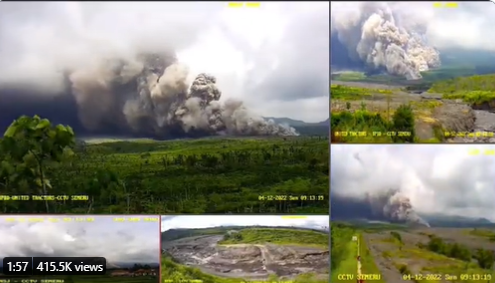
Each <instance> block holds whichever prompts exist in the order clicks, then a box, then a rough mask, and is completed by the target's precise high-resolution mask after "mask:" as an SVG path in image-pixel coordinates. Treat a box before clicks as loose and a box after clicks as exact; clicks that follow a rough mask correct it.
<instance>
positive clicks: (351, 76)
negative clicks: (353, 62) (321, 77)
mask: <svg viewBox="0 0 495 283" xmlns="http://www.w3.org/2000/svg"><path fill="white" fill-rule="evenodd" d="M366 78H367V76H366V74H365V73H362V72H342V73H338V74H332V80H336V81H343V82H350V81H364V80H366Z"/></svg>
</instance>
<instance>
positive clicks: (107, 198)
mask: <svg viewBox="0 0 495 283" xmlns="http://www.w3.org/2000/svg"><path fill="white" fill-rule="evenodd" d="M0 146H1V147H0V188H1V189H2V191H3V192H5V193H4V194H8V195H36V194H43V195H46V194H48V195H68V196H69V199H67V200H57V201H50V202H48V201H46V202H44V203H43V202H39V201H10V202H2V205H3V207H2V209H3V212H4V213H37V212H41V213H46V212H48V211H49V212H51V213H129V214H132V213H306V214H307V213H322V214H325V213H328V197H329V190H328V185H329V179H328V175H329V150H328V137H321V136H313V137H298V138H285V139H282V138H242V139H241V138H231V139H228V138H225V139H224V138H222V139H220V138H212V139H199V140H178V141H145V140H143V141H118V142H108V143H95V144H86V143H84V142H77V143H76V142H75V140H74V132H73V131H72V129H71V128H70V127H66V126H62V125H58V126H53V125H51V123H50V122H49V121H48V120H46V119H41V118H39V117H36V116H35V117H21V118H19V119H18V120H16V121H15V122H14V123H12V125H11V126H10V127H9V128H8V130H7V131H6V133H5V136H4V138H3V139H2V140H1V142H0ZM79 196H88V198H87V199H85V198H80V197H79ZM289 196H295V197H300V196H306V197H307V199H305V200H304V199H301V198H299V200H290V199H289ZM317 196H320V197H322V199H320V200H318V199H317V198H316V197H317ZM260 197H264V200H260Z"/></svg>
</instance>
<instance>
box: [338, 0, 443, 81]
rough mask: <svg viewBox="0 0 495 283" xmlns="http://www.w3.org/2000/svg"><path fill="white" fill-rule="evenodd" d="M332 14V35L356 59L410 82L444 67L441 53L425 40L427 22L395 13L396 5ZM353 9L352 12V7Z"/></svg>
mask: <svg viewBox="0 0 495 283" xmlns="http://www.w3.org/2000/svg"><path fill="white" fill-rule="evenodd" d="M353 4H354V5H352V6H343V7H345V8H344V9H339V13H337V12H336V13H334V14H332V18H331V20H332V28H333V30H332V32H336V33H337V34H338V37H339V40H340V41H341V42H342V43H343V44H344V45H345V46H346V47H347V49H348V51H349V55H350V57H351V58H353V59H354V60H359V61H362V62H364V63H365V64H366V66H367V67H369V68H371V69H376V70H380V69H384V70H386V71H387V72H388V73H390V74H394V75H400V76H404V77H406V78H407V79H419V78H421V74H420V72H422V71H427V70H429V69H430V68H435V67H439V66H440V54H439V52H438V50H436V49H435V48H434V47H432V46H429V45H428V43H427V42H426V40H425V37H424V34H425V24H426V23H425V22H422V21H421V20H425V19H420V18H412V17H409V18H408V16H407V15H406V14H404V13H395V11H394V9H393V7H394V4H388V3H379V2H372V3H353ZM351 7H352V8H353V9H352V8H351Z"/></svg>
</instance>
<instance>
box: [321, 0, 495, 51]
mask: <svg viewBox="0 0 495 283" xmlns="http://www.w3.org/2000/svg"><path fill="white" fill-rule="evenodd" d="M361 3H362V2H331V13H332V15H331V16H332V18H333V17H336V18H337V17H340V18H342V19H346V20H350V19H352V18H353V17H355V16H356V15H357V14H359V12H360V11H359V10H360V9H359V8H358V5H360V4H361ZM373 3H375V4H378V3H383V4H384V5H386V6H388V7H389V8H390V9H392V10H393V11H394V13H396V14H399V15H400V17H399V18H401V19H402V20H407V21H408V22H414V23H416V24H418V25H421V26H424V27H425V30H426V35H427V38H428V39H429V42H430V43H431V44H432V45H434V46H436V47H438V48H451V47H459V48H469V49H488V50H495V40H493V37H494V36H495V31H493V28H492V27H493V26H494V25H495V5H493V3H490V2H489V1H486V2H455V3H456V4H457V8H446V7H444V8H438V7H437V6H436V5H435V4H438V3H442V4H446V3H447V2H438V1H432V2H373ZM450 3H453V2H450Z"/></svg>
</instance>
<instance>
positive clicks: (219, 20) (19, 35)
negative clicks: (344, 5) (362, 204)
mask: <svg viewBox="0 0 495 283" xmlns="http://www.w3.org/2000/svg"><path fill="white" fill-rule="evenodd" d="M0 1H1V3H0V133H1V136H0V283H105V282H115V283H117V282H118V283H246V282H249V283H328V282H330V214H329V213H330V211H329V203H330V199H329V197H330V191H329V183H330V180H329V176H330V173H329V172H330V169H329V166H330V158H329V156H330V153H329V149H330V136H329V131H328V127H329V112H328V111H329V108H328V101H329V95H328V83H329V74H330V71H329V67H330V64H329V58H330V54H329V45H330V41H329V32H330V24H329V19H330V3H329V2H314V3H310V4H307V3H305V2H294V3H289V2H287V3H279V2H231V3H230V2H221V1H214V2H190V1H185V2H166V1H162V2H150V1H141V2H139V1H134V2H133V1H128V2H124V1H121V2H110V1H108V2H104V1H100V2H83V1H72V2H62V1H61V2H28V1H26V2H24V1H17V2H9V1H8V0H7V1H5V0H0Z"/></svg>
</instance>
